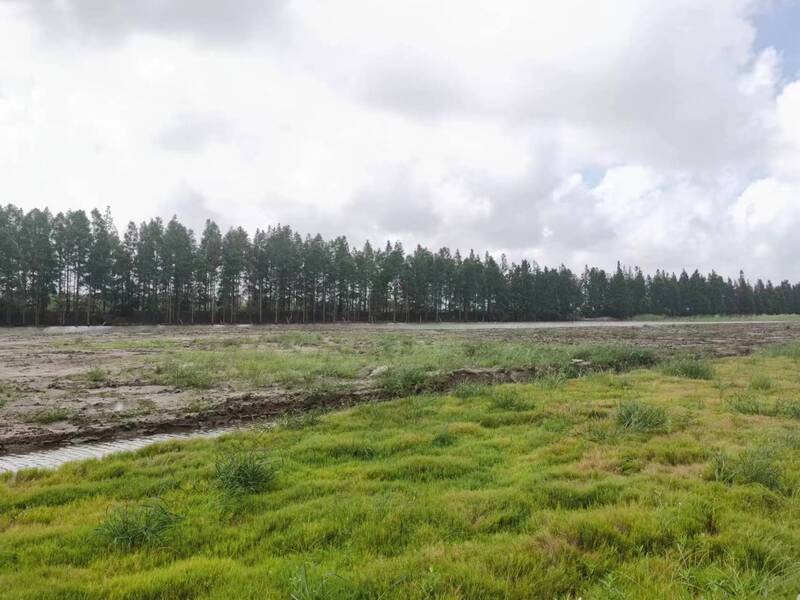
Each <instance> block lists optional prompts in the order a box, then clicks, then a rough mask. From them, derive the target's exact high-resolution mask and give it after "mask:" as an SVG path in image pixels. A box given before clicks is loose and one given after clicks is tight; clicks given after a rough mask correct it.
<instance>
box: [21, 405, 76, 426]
mask: <svg viewBox="0 0 800 600" xmlns="http://www.w3.org/2000/svg"><path fill="white" fill-rule="evenodd" d="M72 416H73V412H72V411H71V410H69V409H67V408H62V407H56V408H45V409H42V410H39V411H36V412H34V413H31V414H30V415H28V416H27V417H26V418H27V421H28V422H29V423H37V424H39V425H50V424H51V423H58V422H60V421H68V420H69V419H70V418H72Z"/></svg>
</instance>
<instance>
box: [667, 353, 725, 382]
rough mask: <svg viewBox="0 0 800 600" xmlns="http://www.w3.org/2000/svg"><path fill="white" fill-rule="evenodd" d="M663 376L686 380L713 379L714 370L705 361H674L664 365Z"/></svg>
mask: <svg viewBox="0 0 800 600" xmlns="http://www.w3.org/2000/svg"><path fill="white" fill-rule="evenodd" d="M663 371H664V374H665V375H670V376H672V377H686V378H687V379H713V378H714V369H713V368H712V367H711V363H710V362H709V361H707V360H699V359H696V358H680V359H675V360H672V361H670V362H668V363H667V364H665V365H664V368H663Z"/></svg>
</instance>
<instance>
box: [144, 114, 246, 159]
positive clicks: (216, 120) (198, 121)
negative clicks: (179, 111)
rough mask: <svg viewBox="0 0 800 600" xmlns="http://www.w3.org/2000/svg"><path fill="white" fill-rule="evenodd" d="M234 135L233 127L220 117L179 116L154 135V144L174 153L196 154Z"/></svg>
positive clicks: (227, 120)
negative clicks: (211, 144) (207, 146)
mask: <svg viewBox="0 0 800 600" xmlns="http://www.w3.org/2000/svg"><path fill="white" fill-rule="evenodd" d="M235 135H236V128H235V125H234V124H233V123H232V122H231V121H230V119H227V118H225V117H223V116H220V115H181V116H179V117H177V118H176V119H175V120H174V121H173V122H171V123H170V124H169V125H167V127H165V128H164V129H162V130H161V131H160V132H158V134H157V135H156V138H155V141H156V143H157V144H158V145H159V146H161V147H162V148H164V149H166V150H171V151H174V152H196V151H199V150H202V149H203V148H205V147H206V145H208V144H210V143H212V142H225V141H229V140H231V139H232V138H233V137H234V136H235Z"/></svg>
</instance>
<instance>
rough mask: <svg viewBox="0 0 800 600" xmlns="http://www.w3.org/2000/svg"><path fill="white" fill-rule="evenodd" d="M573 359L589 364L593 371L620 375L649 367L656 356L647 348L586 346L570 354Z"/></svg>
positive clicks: (655, 361)
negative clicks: (614, 372) (597, 370)
mask: <svg viewBox="0 0 800 600" xmlns="http://www.w3.org/2000/svg"><path fill="white" fill-rule="evenodd" d="M572 358H573V359H577V360H583V361H586V362H588V363H590V364H591V365H592V366H593V367H594V368H595V369H600V370H607V371H616V372H618V373H621V372H623V371H629V370H631V369H636V368H640V367H651V366H653V365H655V364H656V363H657V362H658V356H657V355H656V353H655V352H654V351H653V350H650V349H648V348H635V347H631V346H616V345H612V346H588V347H586V348H581V349H578V350H577V351H575V352H574V353H573V354H572Z"/></svg>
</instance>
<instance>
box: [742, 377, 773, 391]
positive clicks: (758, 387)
mask: <svg viewBox="0 0 800 600" xmlns="http://www.w3.org/2000/svg"><path fill="white" fill-rule="evenodd" d="M748 387H749V388H750V389H751V390H753V391H756V392H768V391H770V390H771V389H772V388H774V387H775V384H774V383H773V381H772V379H771V378H770V377H769V376H767V375H763V374H759V375H753V377H752V379H750V385H749V386H748Z"/></svg>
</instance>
